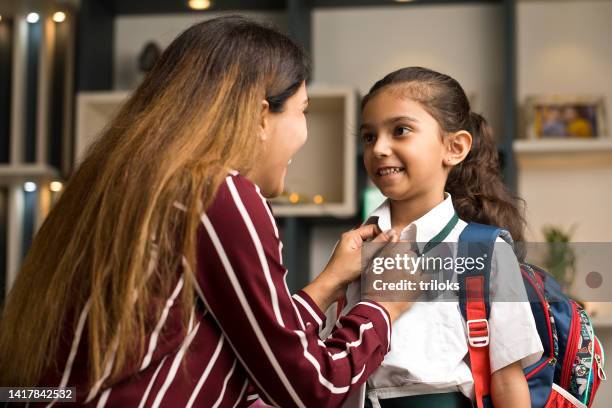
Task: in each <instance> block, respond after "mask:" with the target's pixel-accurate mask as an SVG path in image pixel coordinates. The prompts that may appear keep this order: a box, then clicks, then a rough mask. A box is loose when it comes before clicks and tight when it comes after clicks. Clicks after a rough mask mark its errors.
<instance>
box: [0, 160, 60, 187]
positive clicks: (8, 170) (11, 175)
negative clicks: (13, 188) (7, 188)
mask: <svg viewBox="0 0 612 408" xmlns="http://www.w3.org/2000/svg"><path fill="white" fill-rule="evenodd" d="M58 178H59V172H58V170H57V169H56V168H54V167H51V166H48V165H41V164H3V165H0V184H3V185H6V184H15V183H22V182H26V181H34V182H37V181H52V180H54V179H58Z"/></svg>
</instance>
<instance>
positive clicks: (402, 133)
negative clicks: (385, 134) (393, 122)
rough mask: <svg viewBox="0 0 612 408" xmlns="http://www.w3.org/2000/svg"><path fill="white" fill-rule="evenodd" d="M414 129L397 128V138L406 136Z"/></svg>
mask: <svg viewBox="0 0 612 408" xmlns="http://www.w3.org/2000/svg"><path fill="white" fill-rule="evenodd" d="M411 131H412V129H410V128H409V127H407V126H398V127H396V128H395V132H394V133H395V136H406V135H407V134H408V133H410V132H411Z"/></svg>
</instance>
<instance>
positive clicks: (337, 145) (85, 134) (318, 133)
mask: <svg viewBox="0 0 612 408" xmlns="http://www.w3.org/2000/svg"><path fill="white" fill-rule="evenodd" d="M127 96H128V93H126V92H82V93H80V94H79V95H78V96H77V123H76V140H75V160H76V162H79V161H80V160H81V159H82V156H83V154H84V153H85V151H86V150H87V148H88V146H89V145H90V144H91V143H92V142H93V140H94V139H95V138H96V137H97V136H98V135H99V134H100V132H101V131H102V130H103V129H104V127H105V126H106V125H107V124H108V122H109V121H110V120H111V118H112V117H113V115H114V114H115V113H116V112H117V109H118V108H119V106H120V105H121V104H122V103H123V101H125V99H126V98H127ZM308 97H309V100H310V103H309V107H308V111H309V114H308V141H307V142H306V144H305V145H304V147H302V149H301V150H300V151H299V152H298V153H297V154H296V155H295V157H294V158H293V160H292V162H291V165H290V166H289V168H288V171H287V176H286V179H285V190H286V192H287V193H288V194H290V193H295V194H298V195H299V197H300V201H299V202H298V203H296V204H291V203H289V200H287V199H285V200H283V199H277V200H272V201H271V202H272V206H273V209H274V214H275V215H276V216H279V217H286V216H311V217H314V216H336V217H350V216H353V215H354V214H355V211H356V193H355V184H356V168H355V166H356V163H355V157H356V136H355V135H354V129H355V114H356V105H355V104H356V95H355V91H354V90H353V89H351V88H347V87H328V86H318V85H314V86H311V87H309V88H308ZM288 136H290V135H288ZM317 195H319V196H321V197H322V202H321V203H319V204H316V203H314V201H313V199H314V197H315V196H317Z"/></svg>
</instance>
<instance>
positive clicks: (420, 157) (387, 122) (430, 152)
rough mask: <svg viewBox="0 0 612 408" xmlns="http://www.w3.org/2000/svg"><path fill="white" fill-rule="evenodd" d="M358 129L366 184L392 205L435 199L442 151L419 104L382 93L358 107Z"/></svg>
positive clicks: (443, 173)
mask: <svg viewBox="0 0 612 408" xmlns="http://www.w3.org/2000/svg"><path fill="white" fill-rule="evenodd" d="M362 123H363V124H362V125H361V127H360V136H361V140H362V141H363V143H364V164H365V167H366V170H367V172H368V175H369V176H370V179H371V180H372V181H373V182H374V184H375V185H376V186H377V187H378V188H379V189H380V190H381V192H382V193H383V194H384V195H385V196H387V197H389V198H390V199H392V200H397V201H403V200H410V199H414V198H415V197H422V196H429V195H431V194H441V193H442V192H443V191H444V185H445V183H446V178H447V174H448V170H447V168H446V166H445V165H444V160H445V157H446V156H447V153H448V147H447V146H446V145H445V144H444V142H443V139H442V136H441V135H442V132H441V129H440V126H439V124H438V122H437V121H436V119H434V117H433V116H431V115H430V114H429V113H428V112H427V111H426V110H425V109H423V107H422V106H421V104H420V103H418V102H416V101H414V100H412V99H410V98H408V97H406V96H404V95H402V93H401V92H398V89H395V88H388V89H383V90H381V91H379V92H378V93H376V94H375V95H374V96H373V97H372V98H371V99H370V100H369V101H368V102H367V103H366V105H365V106H364V108H363V111H362Z"/></svg>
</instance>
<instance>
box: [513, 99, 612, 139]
mask: <svg viewBox="0 0 612 408" xmlns="http://www.w3.org/2000/svg"><path fill="white" fill-rule="evenodd" d="M525 117H526V119H527V132H526V133H527V138H528V139H553V138H554V139H596V138H602V137H605V136H607V135H606V125H607V124H606V114H605V103H604V98H603V97H601V96H531V97H528V98H527V100H526V103H525Z"/></svg>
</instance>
